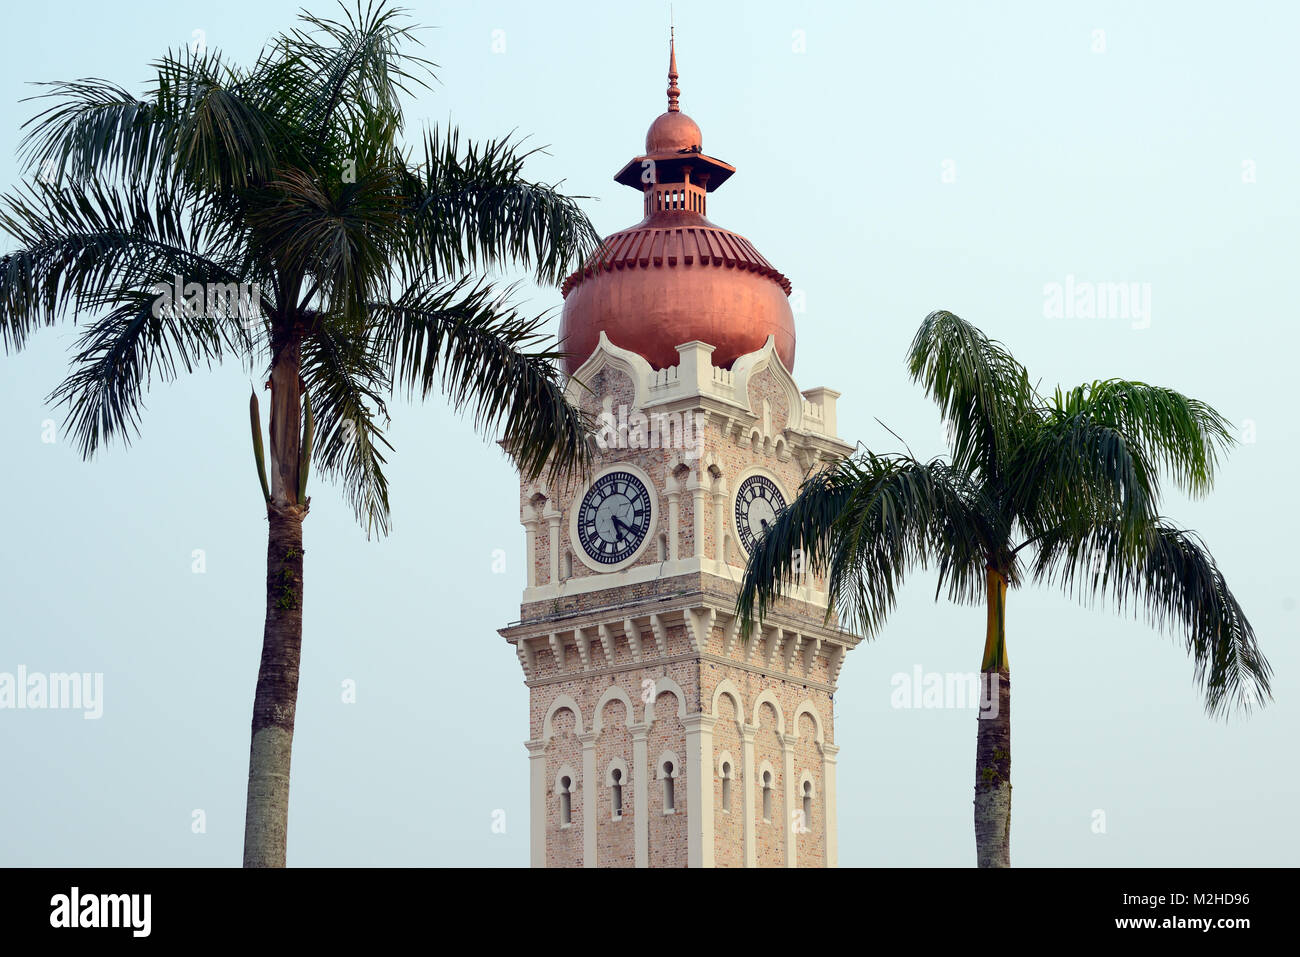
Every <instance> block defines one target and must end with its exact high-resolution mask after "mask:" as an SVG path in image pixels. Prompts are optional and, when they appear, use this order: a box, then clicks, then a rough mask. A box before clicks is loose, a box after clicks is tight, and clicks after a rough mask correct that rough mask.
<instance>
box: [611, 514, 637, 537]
mask: <svg viewBox="0 0 1300 957" xmlns="http://www.w3.org/2000/svg"><path fill="white" fill-rule="evenodd" d="M609 518H610V521H612V522H613V523H614V526H615V527H616V528H617V527H619V526H622V529H623V532H624V534H626V533H628V532H630V531H632V529H631V528H629V527H628V526H627V525H626V524H624V523H623V522H621V521H619V518H618V516H617V515H611V516H610V517H609Z"/></svg>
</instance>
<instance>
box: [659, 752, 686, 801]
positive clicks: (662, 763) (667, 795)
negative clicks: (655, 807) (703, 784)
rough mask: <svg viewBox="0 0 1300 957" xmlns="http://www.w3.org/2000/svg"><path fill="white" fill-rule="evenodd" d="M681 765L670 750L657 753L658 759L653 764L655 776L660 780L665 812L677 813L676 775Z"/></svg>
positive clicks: (679, 771)
mask: <svg viewBox="0 0 1300 957" xmlns="http://www.w3.org/2000/svg"><path fill="white" fill-rule="evenodd" d="M681 767H682V763H681V761H679V760H678V759H677V755H676V754H675V753H674V752H672V751H665V752H664V753H663V754H661V755H659V761H658V762H657V763H656V765H655V777H657V778H659V780H660V781H661V782H662V784H661V785H660V787H662V788H663V812H664V813H665V814H676V813H677V775H679V774H680V773H681Z"/></svg>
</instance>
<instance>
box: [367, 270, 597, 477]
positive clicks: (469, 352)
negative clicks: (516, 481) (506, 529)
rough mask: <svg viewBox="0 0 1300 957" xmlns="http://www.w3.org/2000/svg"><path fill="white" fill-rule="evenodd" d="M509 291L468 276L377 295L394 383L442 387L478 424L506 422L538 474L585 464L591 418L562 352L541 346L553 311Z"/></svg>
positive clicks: (508, 437) (519, 456) (511, 442)
mask: <svg viewBox="0 0 1300 957" xmlns="http://www.w3.org/2000/svg"><path fill="white" fill-rule="evenodd" d="M509 293H510V291H509V290H506V291H504V292H501V291H498V290H497V289H496V288H495V287H493V286H492V285H491V284H490V283H487V282H477V283H471V282H470V281H469V280H462V281H460V282H456V283H452V284H450V285H439V284H437V283H417V284H415V285H412V286H411V287H409V288H408V289H407V290H406V291H405V292H404V293H403V294H402V296H400V297H398V298H397V299H396V300H394V301H386V302H381V303H373V304H371V307H370V314H371V316H372V319H373V320H374V324H375V328H376V330H377V332H376V334H377V335H378V337H379V339H380V340H381V341H382V342H384V343H385V344H386V348H387V361H388V362H389V363H390V368H391V369H392V371H393V382H394V385H395V386H397V387H403V388H405V389H407V390H408V391H410V390H418V392H419V394H420V395H421V397H424V396H427V395H428V394H429V393H430V392H431V391H432V390H433V389H434V388H437V387H441V389H442V391H443V392H444V393H445V395H446V396H447V399H448V400H449V401H450V403H451V405H452V406H453V407H454V408H456V409H458V410H459V409H464V410H468V411H469V412H470V413H471V415H472V417H473V420H474V425H475V428H476V429H479V430H483V429H495V428H498V427H500V429H501V432H502V441H503V443H504V444H505V446H506V447H507V448H508V449H509V451H510V454H511V456H512V457H513V458H514V460H515V464H516V466H517V467H518V468H519V470H520V472H521V473H522V474H523V475H525V476H527V477H529V478H534V477H536V476H537V475H539V474H540V473H541V472H542V471H543V470H547V471H548V472H549V473H550V474H552V475H560V474H565V473H571V472H574V471H578V470H581V469H584V468H585V467H586V466H587V464H588V462H589V460H590V448H589V445H588V441H587V439H588V437H589V435H590V433H591V431H592V430H591V423H590V422H588V421H587V419H586V417H585V416H584V415H583V414H582V412H581V411H579V410H578V409H576V408H574V407H573V406H572V405H570V403H569V402H568V400H567V399H566V397H565V393H564V388H563V386H562V384H561V381H560V377H559V370H558V368H557V366H556V359H557V358H558V356H559V353H557V352H555V351H552V350H548V349H544V348H540V346H541V344H542V343H543V342H545V341H547V337H546V335H545V334H544V333H543V332H542V323H543V321H544V319H545V317H544V316H541V317H536V318H527V317H524V316H522V315H520V314H519V313H518V312H516V311H515V310H513V309H512V308H510V307H509V304H508V299H509Z"/></svg>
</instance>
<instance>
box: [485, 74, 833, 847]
mask: <svg viewBox="0 0 1300 957" xmlns="http://www.w3.org/2000/svg"><path fill="white" fill-rule="evenodd" d="M677 79H678V75H677V65H676V55H675V52H674V51H672V50H671V49H670V54H669V73H668V80H669V86H668V110H667V112H665V113H664V114H663V115H661V116H660V117H658V118H657V119H656V120H655V121H654V123H653V124H651V126H650V130H649V132H648V133H647V135H646V146H645V153H644V154H643V155H640V156H637V157H635V158H634V159H633V160H631V161H630V162H629V163H628V164H627V165H626V166H624V167H623V169H622V170H620V171H619V172H618V174H617V175H616V177H615V179H616V180H617V181H618V182H619V183H623V184H625V185H627V186H630V187H632V188H634V189H636V190H637V191H638V192H639V193H641V194H642V197H643V203H644V218H643V219H642V220H641V222H639V223H638V224H637V225H635V226H632V227H631V228H629V229H625V230H622V231H621V232H618V233H615V234H614V235H612V236H610V237H609V238H608V239H606V240H605V242H604V244H603V245H602V247H601V249H600V251H599V252H598V253H597V254H596V255H595V256H593V257H592V259H591V260H589V261H588V262H587V263H586V264H585V265H584V266H583V267H582V268H581V269H580V270H578V271H577V272H576V273H574V274H573V275H572V276H570V277H569V278H568V280H566V282H565V283H564V286H563V293H564V296H565V304H564V312H563V317H562V323H561V337H562V339H563V342H562V348H564V349H565V350H566V351H567V352H568V353H569V361H568V365H567V366H566V370H565V371H566V372H567V373H568V374H569V376H570V380H569V396H570V399H571V401H573V402H574V403H575V404H578V405H581V406H582V407H584V408H585V409H586V410H587V411H588V412H589V413H590V414H591V415H592V417H593V420H594V421H595V422H596V423H597V424H598V428H599V431H598V433H597V435H596V446H597V450H596V456H595V462H594V465H593V468H592V470H591V471H590V473H589V474H587V475H586V476H582V477H581V478H576V477H575V478H570V479H567V480H561V481H551V482H548V481H546V480H545V479H542V480H538V481H535V482H528V483H524V484H523V486H522V488H521V490H520V502H519V505H520V519H521V521H522V523H523V525H524V528H525V530H526V543H527V544H526V548H527V562H526V564H527V569H528V581H527V587H526V588H525V589H524V595H523V603H522V608H521V613H520V618H519V621H517V622H515V623H514V624H512V625H509V626H508V627H506V628H503V629H501V634H502V635H503V636H504V637H505V639H506V640H507V641H508V642H509V643H510V644H512V645H513V646H514V648H515V651H516V653H517V654H518V657H519V662H520V664H521V665H522V668H523V673H524V680H525V684H526V685H527V686H528V689H529V700H530V716H529V733H528V740H527V742H526V747H527V749H528V760H529V768H530V775H529V803H530V815H529V826H530V832H531V833H530V839H531V862H532V865H533V866H534V867H686V866H691V867H824V866H834V865H835V863H836V807H835V767H836V756H837V752H838V750H839V749H838V747H837V746H836V745H835V734H834V722H833V718H834V710H833V696H834V692H835V687H836V683H837V681H838V678H839V674H840V668H841V667H842V666H843V664H844V656H845V654H847V653H848V651H849V650H851V649H852V648H853V647H854V646H855V645H856V644H857V642H858V639H857V638H856V637H855V636H854V635H852V634H849V633H847V632H845V631H843V630H841V629H840V628H839V627H838V625H837V623H836V621H835V620H834V619H833V618H832V619H830V620H827V618H826V614H825V612H826V596H825V592H824V588H825V583H824V582H823V581H821V580H820V579H819V578H817V577H814V576H811V575H808V576H806V577H805V578H804V579H802V580H801V581H800V582H798V583H797V585H796V586H795V587H794V588H793V590H792V592H791V594H790V595H789V597H788V598H786V599H784V600H783V601H782V602H781V603H779V604H778V605H777V606H776V607H775V608H774V609H773V611H772V612H771V613H770V614H769V615H768V616H767V618H766V619H765V621H764V623H763V627H762V628H761V629H755V632H754V634H753V635H752V636H751V637H750V638H749V639H748V640H743V639H742V638H741V635H740V631H739V624H740V622H739V621H738V620H737V618H736V616H735V602H736V594H737V591H738V586H739V582H740V580H741V577H742V576H743V573H744V568H745V562H746V559H747V557H748V552H749V549H750V548H751V547H752V546H753V543H754V541H755V540H756V539H757V538H758V537H760V536H761V535H762V534H763V529H764V526H765V524H766V523H767V522H768V521H770V520H771V519H772V517H773V516H774V515H775V514H776V513H777V511H779V510H780V509H781V508H782V507H784V505H785V504H786V503H787V502H789V501H790V500H791V498H792V497H793V496H794V495H795V494H796V493H797V492H798V489H799V485H800V483H801V482H802V481H803V479H804V478H805V477H806V476H807V475H808V474H809V473H810V472H812V471H814V470H816V469H817V468H819V467H820V466H822V465H824V464H826V463H827V462H830V461H833V460H835V459H837V458H840V457H843V456H845V455H847V454H848V453H849V452H851V451H852V446H850V445H849V444H847V443H845V442H844V441H842V440H841V439H840V438H838V437H837V436H836V426H835V401H836V399H837V398H838V397H839V393H837V392H834V391H832V390H831V389H826V388H816V389H808V390H804V391H802V392H801V391H800V390H799V388H798V387H797V386H796V385H795V380H794V378H793V377H792V374H791V373H792V370H793V367H794V352H795V330H794V317H793V314H792V311H791V309H790V304H789V300H788V296H789V293H790V283H789V281H788V280H787V279H786V278H785V277H784V276H783V275H782V274H781V273H780V272H778V271H777V270H776V269H775V268H774V267H773V266H772V265H771V263H769V262H768V261H767V260H766V259H764V258H763V257H762V256H761V255H760V254H759V253H758V251H757V250H756V249H755V248H754V246H753V245H752V244H751V243H750V242H749V241H748V240H747V239H745V238H744V237H742V236H740V235H738V234H736V233H734V232H730V231H728V230H726V229H722V228H720V227H718V226H716V225H714V224H713V223H712V222H711V221H710V220H708V219H707V218H706V216H705V213H706V206H707V200H708V195H709V194H710V193H712V192H713V191H714V190H716V189H717V188H718V187H719V186H721V185H722V184H723V183H725V182H726V180H727V179H728V178H729V177H730V176H731V175H732V173H734V172H735V168H734V167H732V166H730V165H728V164H727V163H724V162H722V161H721V160H718V159H715V158H714V157H712V156H709V155H707V154H706V153H704V152H703V142H702V136H701V133H700V128H699V126H698V125H697V124H696V123H695V122H694V121H693V120H691V119H690V117H688V116H687V115H686V114H685V113H682V112H681V110H680V108H679V105H678V98H679V95H680V90H679V89H678V86H677Z"/></svg>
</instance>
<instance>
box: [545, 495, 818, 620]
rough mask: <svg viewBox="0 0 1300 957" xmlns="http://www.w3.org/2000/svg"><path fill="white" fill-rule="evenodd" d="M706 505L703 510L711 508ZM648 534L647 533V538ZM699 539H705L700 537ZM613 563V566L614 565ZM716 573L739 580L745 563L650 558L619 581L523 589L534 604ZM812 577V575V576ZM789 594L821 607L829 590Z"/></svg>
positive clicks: (593, 579) (624, 571)
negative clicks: (682, 576)
mask: <svg viewBox="0 0 1300 957" xmlns="http://www.w3.org/2000/svg"><path fill="white" fill-rule="evenodd" d="M698 494H699V495H700V498H701V499H703V498H705V497H707V496H708V491H707V489H706V490H704V491H703V492H700V493H698ZM708 511H709V508H708V507H707V506H706V507H705V508H704V512H706V513H707V512H708ZM648 540H649V537H648V536H647V541H648ZM696 541H697V542H699V541H702V539H699V538H697V539H696ZM574 553H575V554H577V555H578V556H579V557H581V556H583V555H586V554H587V553H586V552H585V551H583V549H582V546H581V545H579V546H578V547H577V548H576V549H574ZM612 567H613V566H612ZM701 572H702V573H704V574H706V575H713V576H716V577H717V578H722V579H725V580H727V581H732V582H739V581H740V579H741V577H742V576H743V575H744V573H745V568H744V566H743V565H728V564H725V563H723V562H719V561H717V560H716V559H712V558H701V557H699V556H698V555H695V556H688V557H686V558H679V559H678V560H677V561H675V562H674V561H667V562H650V563H648V564H645V565H637V566H636V567H631V568H629V567H622V568H619V570H618V575H619V578H618V581H617V582H611V581H610V579H609V578H608V577H607V576H605V575H584V576H583V577H581V578H568V579H565V580H564V581H562V582H560V583H559V584H558V585H551V584H546V585H537V586H536V587H533V588H525V589H524V593H523V602H524V604H526V605H528V604H532V603H534V602H539V601H552V600H554V599H556V598H561V597H566V596H573V595H585V594H588V593H590V592H594V591H605V590H606V589H608V588H612V587H613V586H614V585H616V584H617V585H639V584H642V583H644V582H652V581H657V580H658V579H661V578H673V577H674V576H677V575H692V574H697V573H701ZM809 577H811V576H809ZM789 597H790V598H793V599H795V600H797V601H802V602H807V603H808V604H810V605H815V606H817V607H820V608H825V607H826V593H825V592H824V591H819V590H818V589H816V588H813V587H812V586H811V585H798V586H795V587H792V588H791V589H790V592H789Z"/></svg>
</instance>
